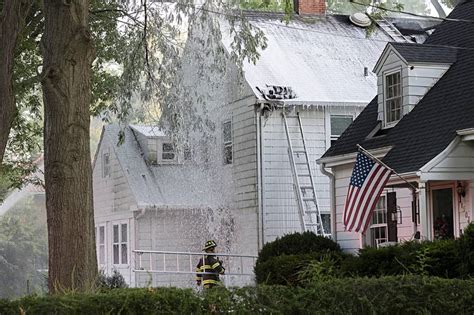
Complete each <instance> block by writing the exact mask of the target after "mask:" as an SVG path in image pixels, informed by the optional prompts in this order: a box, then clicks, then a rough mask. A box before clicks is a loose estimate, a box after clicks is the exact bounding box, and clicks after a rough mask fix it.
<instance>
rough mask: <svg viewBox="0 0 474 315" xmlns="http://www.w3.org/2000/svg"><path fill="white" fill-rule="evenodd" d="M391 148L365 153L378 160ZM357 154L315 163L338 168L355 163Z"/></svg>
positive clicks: (342, 155)
mask: <svg viewBox="0 0 474 315" xmlns="http://www.w3.org/2000/svg"><path fill="white" fill-rule="evenodd" d="M391 149H392V147H391V146H390V147H382V148H377V149H369V150H367V151H369V152H370V154H372V155H373V156H375V157H376V158H378V159H381V158H383V157H384V156H385V155H386V154H387V153H388V152H389V151H390V150H391ZM357 153H358V152H352V153H348V154H341V155H336V156H331V157H325V158H321V159H318V160H316V163H318V164H322V165H324V167H334V166H339V165H344V164H349V163H355V160H356V157H357Z"/></svg>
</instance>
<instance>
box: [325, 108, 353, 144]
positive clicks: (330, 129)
mask: <svg viewBox="0 0 474 315" xmlns="http://www.w3.org/2000/svg"><path fill="white" fill-rule="evenodd" d="M332 117H350V118H351V119H352V121H351V124H352V123H353V122H354V115H353V114H329V127H328V130H329V147H331V146H332V142H333V141H336V140H337V139H339V137H340V136H341V135H342V133H341V134H340V135H333V134H332V120H331V118H332ZM349 125H350V124H349ZM347 127H349V126H347ZM347 127H346V129H347ZM344 130H345V129H344ZM329 147H328V148H329Z"/></svg>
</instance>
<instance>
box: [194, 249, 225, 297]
mask: <svg viewBox="0 0 474 315" xmlns="http://www.w3.org/2000/svg"><path fill="white" fill-rule="evenodd" d="M216 246H217V244H216V242H214V241H213V240H210V241H207V242H206V244H205V245H204V248H203V251H205V252H206V253H207V255H205V256H203V257H201V259H199V263H198V265H197V266H196V283H197V285H198V286H200V285H201V284H202V285H203V287H204V288H205V289H209V288H212V287H215V286H218V285H221V282H220V280H219V274H221V275H223V274H224V272H225V269H224V267H223V266H222V261H220V260H219V258H217V257H216V256H215V255H214V253H215V249H216ZM203 259H204V261H203Z"/></svg>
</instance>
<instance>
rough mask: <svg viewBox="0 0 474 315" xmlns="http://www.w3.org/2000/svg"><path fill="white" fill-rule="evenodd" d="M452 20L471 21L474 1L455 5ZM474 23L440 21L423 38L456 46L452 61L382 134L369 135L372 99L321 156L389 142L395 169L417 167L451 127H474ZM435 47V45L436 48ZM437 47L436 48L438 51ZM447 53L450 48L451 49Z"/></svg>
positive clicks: (452, 132) (439, 147)
mask: <svg viewBox="0 0 474 315" xmlns="http://www.w3.org/2000/svg"><path fill="white" fill-rule="evenodd" d="M449 18H451V19H465V20H471V21H473V20H474V0H468V1H466V2H464V3H462V4H460V5H458V6H457V7H456V8H455V9H454V10H453V11H452V13H451V14H450V15H449ZM472 34H474V23H472V22H470V23H469V22H459V21H457V22H454V21H444V22H443V23H442V24H441V25H440V26H438V28H437V29H436V30H435V32H434V33H433V34H432V35H431V36H430V37H429V38H428V40H427V41H426V43H427V44H429V45H430V46H429V47H432V46H433V45H438V46H441V47H446V46H452V45H456V46H459V47H460V48H454V47H451V49H454V50H455V51H456V59H455V62H454V64H453V65H452V66H451V67H450V68H449V70H448V71H447V72H446V73H445V74H444V75H443V77H442V78H441V79H440V80H439V81H438V82H437V83H436V84H435V85H434V86H433V87H432V88H431V89H430V90H429V91H428V93H427V94H426V95H425V96H424V97H423V98H422V99H421V100H420V102H419V103H418V104H417V105H416V106H415V108H414V109H413V110H412V111H411V112H410V113H409V114H407V115H405V116H404V117H403V118H402V120H401V121H400V122H399V123H398V124H397V125H396V126H395V127H393V128H391V129H388V130H387V131H386V133H385V134H383V135H381V136H378V137H374V138H370V139H368V135H369V134H370V133H371V131H373V130H374V128H375V127H376V126H377V124H379V122H378V121H377V107H378V104H377V98H374V99H373V100H372V102H370V103H369V105H368V106H367V107H366V108H365V109H364V111H363V112H362V113H361V114H360V115H359V116H358V117H357V119H356V120H355V121H354V123H353V124H351V125H350V126H349V128H348V129H347V130H346V131H345V132H344V133H343V134H342V135H341V137H340V138H339V140H338V141H337V142H336V143H335V145H334V146H332V147H331V148H330V149H329V150H328V151H326V153H325V154H324V155H323V158H327V157H331V156H336V155H341V154H347V153H352V152H355V151H357V147H356V145H357V144H360V145H362V146H363V147H364V148H366V149H374V148H380V147H386V146H392V147H393V149H392V150H391V151H389V152H388V153H387V155H386V156H385V157H384V159H383V161H384V162H385V163H387V164H388V165H389V166H390V167H392V168H394V169H395V170H396V171H398V172H400V173H404V172H412V171H417V170H419V169H420V168H421V167H422V166H423V165H425V164H426V163H427V162H429V161H430V160H431V159H433V158H434V157H435V156H436V155H438V154H439V153H440V152H442V151H443V150H444V149H445V148H446V146H447V145H448V144H449V143H450V142H451V141H452V140H453V139H454V138H455V137H456V130H460V129H467V128H473V127H474V103H473V100H474V88H473V87H474V50H473V49H472V48H474V36H473V35H472ZM436 49H437V48H436ZM438 51H439V50H438ZM449 53H452V52H451V51H450V52H449Z"/></svg>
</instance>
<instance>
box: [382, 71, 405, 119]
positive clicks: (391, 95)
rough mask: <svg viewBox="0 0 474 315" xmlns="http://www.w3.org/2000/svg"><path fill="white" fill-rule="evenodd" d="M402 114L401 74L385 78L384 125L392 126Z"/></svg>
mask: <svg viewBox="0 0 474 315" xmlns="http://www.w3.org/2000/svg"><path fill="white" fill-rule="evenodd" d="M401 113H402V84H401V72H400V71H397V72H393V73H390V74H387V75H386V76H385V125H386V126H387V125H393V124H395V123H396V122H397V121H399V120H400V118H401Z"/></svg>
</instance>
